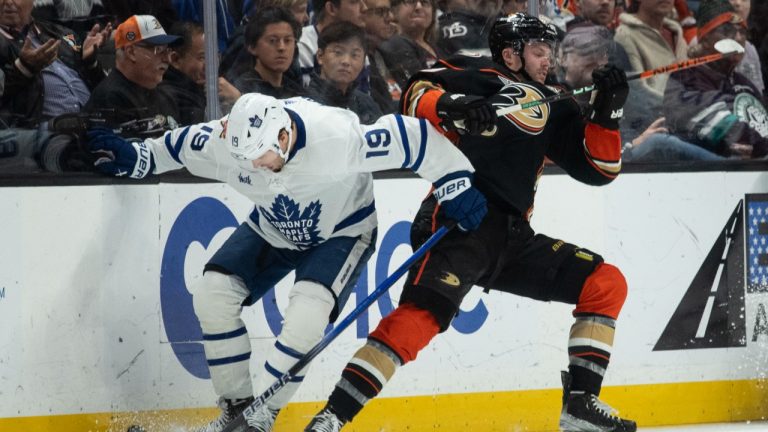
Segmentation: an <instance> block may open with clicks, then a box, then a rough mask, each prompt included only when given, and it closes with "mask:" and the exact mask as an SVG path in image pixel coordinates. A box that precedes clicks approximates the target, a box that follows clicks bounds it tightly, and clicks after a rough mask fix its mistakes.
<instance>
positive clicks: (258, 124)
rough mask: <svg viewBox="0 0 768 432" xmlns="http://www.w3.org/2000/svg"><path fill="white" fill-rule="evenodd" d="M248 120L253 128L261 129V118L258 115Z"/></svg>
mask: <svg viewBox="0 0 768 432" xmlns="http://www.w3.org/2000/svg"><path fill="white" fill-rule="evenodd" d="M248 120H249V121H250V122H251V127H253V128H257V129H258V128H260V127H261V117H259V116H258V115H254V116H253V117H251V118H249V119H248Z"/></svg>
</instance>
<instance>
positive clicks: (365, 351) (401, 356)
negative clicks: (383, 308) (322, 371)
mask: <svg viewBox="0 0 768 432" xmlns="http://www.w3.org/2000/svg"><path fill="white" fill-rule="evenodd" d="M439 331H440V327H439V326H438V324H437V321H436V320H435V318H434V317H433V316H432V314H431V313H430V312H428V311H426V310H423V309H420V308H418V307H416V306H414V305H412V304H407V303H406V304H402V305H400V306H398V308H397V309H395V311H394V312H392V313H391V314H389V315H388V316H387V317H385V318H384V319H383V320H382V321H381V322H380V323H379V326H378V327H377V328H376V330H375V331H374V332H373V333H371V335H370V336H369V338H368V343H366V345H365V346H363V347H362V348H360V350H358V351H357V353H355V355H354V356H353V357H352V360H350V362H349V363H348V364H347V366H346V367H345V368H344V371H343V372H342V374H341V380H339V382H338V383H337V384H336V388H335V389H334V390H333V393H331V396H330V398H329V399H328V405H329V407H330V409H331V410H332V411H333V412H335V413H336V415H337V416H338V417H339V418H340V419H341V420H343V421H345V422H348V421H350V420H352V419H353V418H354V417H355V415H357V413H358V412H360V410H361V409H362V408H363V406H364V405H365V404H366V403H367V402H368V401H369V400H370V399H372V398H374V397H376V396H377V395H378V394H379V393H380V392H381V390H382V388H383V387H384V385H386V383H387V382H388V381H389V379H390V378H391V377H392V375H394V373H395V371H396V370H397V368H398V367H399V366H401V365H403V364H405V363H407V362H409V361H412V360H414V359H415V358H416V355H417V354H418V352H419V351H420V350H421V349H422V348H424V347H425V346H426V345H427V344H428V343H429V341H430V340H432V338H433V337H435V335H437V334H438V332H439Z"/></svg>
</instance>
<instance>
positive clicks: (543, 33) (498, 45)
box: [488, 13, 558, 64]
mask: <svg viewBox="0 0 768 432" xmlns="http://www.w3.org/2000/svg"><path fill="white" fill-rule="evenodd" d="M532 41H540V42H545V43H548V44H549V45H551V46H552V47H553V50H554V46H555V44H556V43H557V41H558V36H557V30H555V27H554V26H552V25H547V24H544V23H543V22H541V20H539V19H538V18H536V17H533V16H530V15H526V14H523V13H516V14H514V15H510V16H503V17H499V18H497V19H496V21H494V23H493V26H492V27H491V32H490V34H489V35H488V45H489V47H490V48H491V57H492V58H493V60H494V61H495V62H497V63H501V64H503V63H504V60H503V59H502V56H501V52H502V51H504V48H507V47H511V48H512V50H513V51H514V52H515V54H517V55H519V56H520V57H522V56H523V48H524V47H525V44H526V43H528V42H532Z"/></svg>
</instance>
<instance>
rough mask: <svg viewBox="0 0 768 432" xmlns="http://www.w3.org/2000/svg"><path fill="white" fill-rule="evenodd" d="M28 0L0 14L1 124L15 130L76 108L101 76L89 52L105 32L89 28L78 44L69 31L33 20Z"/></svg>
mask: <svg viewBox="0 0 768 432" xmlns="http://www.w3.org/2000/svg"><path fill="white" fill-rule="evenodd" d="M33 2H34V1H33V0H18V1H16V2H13V3H6V4H5V5H4V7H3V8H2V10H0V64H2V67H3V70H4V72H5V91H4V93H3V95H2V100H1V101H0V106H2V108H1V109H0V110H1V112H2V117H3V120H4V121H5V122H6V123H8V124H9V125H12V126H13V125H16V126H19V127H34V126H35V125H37V124H38V123H39V122H41V121H44V120H47V119H50V118H52V117H55V116H57V115H60V114H65V113H72V112H78V111H80V110H81V108H82V107H83V106H84V105H85V103H86V102H87V101H88V98H89V96H90V94H91V89H93V88H94V87H95V86H96V84H98V83H99V81H101V80H102V79H103V78H104V72H103V70H102V69H101V67H100V66H99V64H98V62H97V60H96V55H95V54H96V50H97V48H98V47H99V46H101V44H103V43H104V40H105V39H106V38H107V37H108V34H109V32H110V31H111V27H110V26H107V28H105V29H103V30H102V29H101V27H100V26H98V25H95V26H93V28H91V30H90V31H89V32H88V34H87V35H86V37H85V39H84V40H82V41H81V40H79V39H78V38H77V36H76V35H75V33H74V32H73V31H72V30H70V29H67V28H65V27H62V26H59V25H56V24H52V23H48V22H44V21H37V20H35V19H34V18H33V17H32V7H33Z"/></svg>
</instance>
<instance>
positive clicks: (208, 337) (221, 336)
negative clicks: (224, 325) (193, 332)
mask: <svg viewBox="0 0 768 432" xmlns="http://www.w3.org/2000/svg"><path fill="white" fill-rule="evenodd" d="M247 332H248V331H247V330H246V328H245V327H240V328H239V329H237V330H234V331H231V332H226V333H216V334H205V333H203V340H207V341H217V340H224V339H234V338H236V337H238V336H242V335H244V334H246V333H247Z"/></svg>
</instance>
